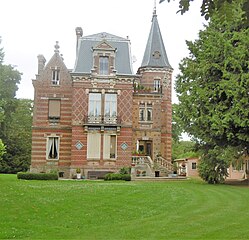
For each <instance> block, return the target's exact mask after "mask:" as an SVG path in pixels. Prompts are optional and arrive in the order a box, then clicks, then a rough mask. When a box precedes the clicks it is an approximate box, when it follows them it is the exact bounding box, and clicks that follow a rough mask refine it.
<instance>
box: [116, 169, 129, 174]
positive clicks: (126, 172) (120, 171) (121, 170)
mask: <svg viewBox="0 0 249 240" xmlns="http://www.w3.org/2000/svg"><path fill="white" fill-rule="evenodd" d="M119 173H120V174H131V167H122V168H120V170H119Z"/></svg>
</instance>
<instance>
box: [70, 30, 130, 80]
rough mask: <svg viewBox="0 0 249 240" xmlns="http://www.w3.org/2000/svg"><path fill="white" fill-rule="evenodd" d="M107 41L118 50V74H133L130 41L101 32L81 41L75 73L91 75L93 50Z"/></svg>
mask: <svg viewBox="0 0 249 240" xmlns="http://www.w3.org/2000/svg"><path fill="white" fill-rule="evenodd" d="M103 41H106V42H107V43H108V44H109V45H111V46H112V47H113V48H116V49H117V50H116V58H115V69H116V70H117V74H125V75H126V74H128V75H129V74H133V69H132V60H131V51H130V40H129V39H126V38H122V37H118V36H115V35H112V34H110V33H106V32H101V33H97V34H93V35H89V36H83V37H81V38H80V39H79V44H78V49H77V56H76V62H75V67H74V70H73V72H75V73H90V72H91V69H92V68H93V52H92V48H94V47H96V46H97V45H98V44H99V43H101V42H103Z"/></svg>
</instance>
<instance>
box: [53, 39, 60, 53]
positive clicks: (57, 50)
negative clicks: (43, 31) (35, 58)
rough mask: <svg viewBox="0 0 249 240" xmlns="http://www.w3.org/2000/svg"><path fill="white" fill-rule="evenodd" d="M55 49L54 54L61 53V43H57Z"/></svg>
mask: <svg viewBox="0 0 249 240" xmlns="http://www.w3.org/2000/svg"><path fill="white" fill-rule="evenodd" d="M54 48H55V49H54V52H55V53H59V48H60V46H59V42H58V41H56V42H55V45H54Z"/></svg>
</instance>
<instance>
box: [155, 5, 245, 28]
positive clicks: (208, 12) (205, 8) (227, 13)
mask: <svg viewBox="0 0 249 240" xmlns="http://www.w3.org/2000/svg"><path fill="white" fill-rule="evenodd" d="M170 1H171V0H168V2H170ZM193 1H194V0H179V11H178V12H180V13H181V14H184V13H185V12H187V11H189V8H190V3H191V2H193ZM161 2H164V0H160V3H161ZM233 2H235V1H233V0H202V5H201V10H200V12H201V15H202V16H204V17H205V19H206V20H208V19H209V18H210V16H212V15H213V14H214V13H215V12H218V13H219V15H220V16H221V20H224V19H227V18H230V19H231V18H232V17H233ZM236 2H237V3H239V4H240V3H242V9H243V11H244V13H243V22H244V24H245V25H246V26H249V2H248V0H236Z"/></svg>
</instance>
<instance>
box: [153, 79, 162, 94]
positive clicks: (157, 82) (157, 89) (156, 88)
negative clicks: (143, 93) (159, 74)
mask: <svg viewBox="0 0 249 240" xmlns="http://www.w3.org/2000/svg"><path fill="white" fill-rule="evenodd" d="M160 88H161V83H160V80H154V91H155V92H160Z"/></svg>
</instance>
